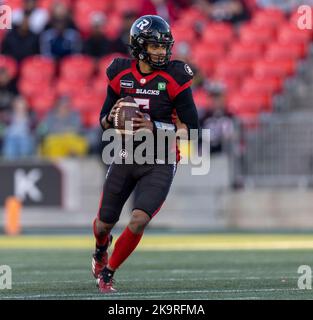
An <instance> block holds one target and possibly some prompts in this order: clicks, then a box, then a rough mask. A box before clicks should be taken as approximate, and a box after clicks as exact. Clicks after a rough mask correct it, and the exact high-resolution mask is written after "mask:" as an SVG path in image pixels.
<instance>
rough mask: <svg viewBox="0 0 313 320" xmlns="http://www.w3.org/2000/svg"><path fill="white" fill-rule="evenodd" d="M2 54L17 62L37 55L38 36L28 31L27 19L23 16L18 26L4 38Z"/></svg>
mask: <svg viewBox="0 0 313 320" xmlns="http://www.w3.org/2000/svg"><path fill="white" fill-rule="evenodd" d="M2 53H3V54H7V55H9V56H11V57H13V58H15V59H16V60H17V61H22V60H23V59H24V58H26V57H28V56H32V55H35V54H38V53H39V42H38V36H37V35H36V34H34V33H33V32H32V31H31V30H30V29H29V24H28V18H27V17H26V16H25V17H24V18H23V20H22V21H21V23H20V24H19V25H16V26H14V27H13V29H12V30H10V31H9V32H8V33H7V34H6V35H5V37H4V39H3V43H2Z"/></svg>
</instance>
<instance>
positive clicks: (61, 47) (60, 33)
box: [40, 18, 82, 60]
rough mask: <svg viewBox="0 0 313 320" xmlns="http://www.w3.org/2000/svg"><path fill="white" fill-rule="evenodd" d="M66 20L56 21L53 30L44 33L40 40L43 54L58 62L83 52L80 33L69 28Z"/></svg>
mask: <svg viewBox="0 0 313 320" xmlns="http://www.w3.org/2000/svg"><path fill="white" fill-rule="evenodd" d="M67 24H68V21H67V19H65V18H61V19H54V20H53V25H52V28H50V29H48V30H46V31H44V32H43V33H42V35H41V38H40V49H41V53H42V54H43V55H45V56H48V57H53V58H55V59H56V60H58V59H61V58H63V57H65V56H67V55H71V54H76V53H79V52H80V51H81V47H82V44H81V38H80V35H79V33H78V32H77V31H76V30H75V29H72V28H68V27H67Z"/></svg>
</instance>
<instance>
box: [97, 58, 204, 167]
mask: <svg viewBox="0 0 313 320" xmlns="http://www.w3.org/2000/svg"><path fill="white" fill-rule="evenodd" d="M107 76H108V79H109V86H108V95H107V98H106V101H105V102H104V105H103V107H102V110H101V114H100V122H101V119H102V118H103V117H104V116H106V115H107V114H108V113H109V112H110V110H111V109H112V107H113V105H114V104H115V102H116V101H117V100H118V99H120V98H125V97H126V96H131V97H133V98H134V99H135V101H136V103H137V104H138V105H139V107H140V111H141V112H143V113H147V114H149V115H150V118H151V120H152V121H155V122H159V123H167V124H173V123H175V117H176V116H178V117H179V119H180V121H181V122H183V123H185V124H186V125H187V128H188V129H198V125H199V124H198V115H197V110H196V107H195V104H194V101H193V98H192V92H191V89H190V86H191V83H192V78H193V72H192V70H191V68H190V67H189V66H188V64H186V63H184V62H182V61H177V60H174V61H171V62H170V63H169V65H168V66H167V68H166V69H162V70H154V71H153V72H152V73H150V74H142V73H141V72H140V71H139V69H138V66H137V61H136V60H133V59H125V58H117V59H114V60H113V62H112V63H111V65H110V66H109V67H108V68H107ZM138 144H139V143H134V146H135V148H136V145H138ZM154 144H155V147H154V151H155V154H154V155H151V156H153V157H158V158H159V159H163V160H164V159H165V161H167V160H168V159H169V156H170V155H169V154H167V153H166V154H164V155H162V157H161V158H160V153H158V152H157V151H159V150H157V147H159V146H158V144H157V141H156V139H155V141H154ZM173 147H174V146H173ZM160 148H162V147H160ZM165 149H166V148H165ZM171 156H172V158H175V159H176V161H178V160H179V158H180V156H179V150H178V149H176V147H175V148H174V149H173V154H172V153H171Z"/></svg>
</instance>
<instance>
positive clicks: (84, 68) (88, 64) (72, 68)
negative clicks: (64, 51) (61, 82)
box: [60, 55, 95, 79]
mask: <svg viewBox="0 0 313 320" xmlns="http://www.w3.org/2000/svg"><path fill="white" fill-rule="evenodd" d="M60 71H61V77H62V78H64V79H77V78H80V79H89V78H90V77H91V76H92V74H93V73H94V71H95V64H94V61H93V59H92V58H91V57H89V56H87V55H72V56H69V57H66V58H64V59H63V60H62V61H61V65H60Z"/></svg>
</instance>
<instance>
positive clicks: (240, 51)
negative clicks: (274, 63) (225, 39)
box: [229, 42, 263, 61]
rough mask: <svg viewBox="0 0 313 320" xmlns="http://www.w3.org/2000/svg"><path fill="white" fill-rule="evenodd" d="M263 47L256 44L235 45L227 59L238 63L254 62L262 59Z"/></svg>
mask: <svg viewBox="0 0 313 320" xmlns="http://www.w3.org/2000/svg"><path fill="white" fill-rule="evenodd" d="M262 54H263V47H262V45H260V44H258V43H241V42H239V43H235V44H234V45H233V46H232V47H231V49H230V52H229V57H230V58H232V59H236V60H239V61H242V60H245V61H255V60H256V59H259V58H261V57H262Z"/></svg>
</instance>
